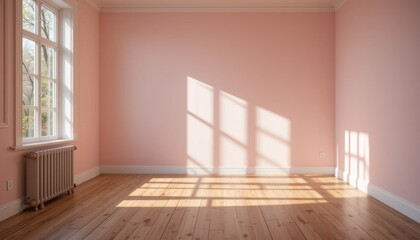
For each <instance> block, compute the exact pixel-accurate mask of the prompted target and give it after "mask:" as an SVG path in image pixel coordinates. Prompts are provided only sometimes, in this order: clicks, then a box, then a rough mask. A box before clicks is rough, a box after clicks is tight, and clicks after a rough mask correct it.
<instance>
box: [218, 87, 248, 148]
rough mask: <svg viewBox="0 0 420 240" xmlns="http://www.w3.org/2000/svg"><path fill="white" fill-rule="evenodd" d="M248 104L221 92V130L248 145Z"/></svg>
mask: <svg viewBox="0 0 420 240" xmlns="http://www.w3.org/2000/svg"><path fill="white" fill-rule="evenodd" d="M247 108H248V103H247V102H246V101H245V100H243V99H240V98H238V97H235V96H233V95H231V94H229V93H226V92H223V91H222V92H220V130H221V131H222V132H223V133H224V134H226V135H228V136H229V137H231V138H233V139H234V140H236V141H238V142H239V143H241V144H244V145H246V144H247V143H248V131H247V130H248V129H247V126H248V110H247Z"/></svg>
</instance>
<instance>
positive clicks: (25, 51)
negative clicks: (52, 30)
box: [22, 38, 38, 74]
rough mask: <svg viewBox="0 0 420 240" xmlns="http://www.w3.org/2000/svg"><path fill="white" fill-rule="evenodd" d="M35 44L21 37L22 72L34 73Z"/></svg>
mask: <svg viewBox="0 0 420 240" xmlns="http://www.w3.org/2000/svg"><path fill="white" fill-rule="evenodd" d="M37 47H38V46H37V44H36V43H35V42H34V41H32V40H29V39H26V38H23V39H22V64H23V72H24V73H32V74H36V73H37V72H38V71H37V67H36V66H37V64H36V55H37V51H36V49H37Z"/></svg>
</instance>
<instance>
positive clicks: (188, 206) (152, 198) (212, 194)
mask: <svg viewBox="0 0 420 240" xmlns="http://www.w3.org/2000/svg"><path fill="white" fill-rule="evenodd" d="M0 239H101V240H102V239H193V240H204V239H381V240H382V239H420V224H417V223H415V222H414V221H412V220H410V219H408V218H406V217H404V216H402V215H401V214H399V213H397V212H396V211H394V210H392V209H390V208H389V207H387V206H385V205H383V204H381V203H380V202H378V201H376V200H375V199H373V198H370V197H367V196H366V195H365V194H363V193H361V192H359V191H357V190H355V189H354V188H353V187H350V186H349V185H347V184H345V183H343V182H342V181H340V180H337V179H336V178H334V177H332V176H310V175H305V176H302V175H289V176H270V177H268V176H267V177H261V176H258V177H256V176H180V175H101V176H99V177H97V178H95V179H93V180H91V181H89V182H86V183H84V184H82V185H80V186H78V187H77V188H76V189H75V193H74V194H73V195H65V196H63V197H61V198H60V199H57V200H53V201H51V202H50V203H49V204H47V205H46V207H45V208H44V209H42V210H40V211H38V212H33V211H29V210H28V211H24V212H22V213H21V214H18V215H16V216H14V217H12V218H9V219H7V220H5V221H3V222H0Z"/></svg>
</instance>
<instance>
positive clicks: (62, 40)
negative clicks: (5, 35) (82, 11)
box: [12, 0, 78, 150]
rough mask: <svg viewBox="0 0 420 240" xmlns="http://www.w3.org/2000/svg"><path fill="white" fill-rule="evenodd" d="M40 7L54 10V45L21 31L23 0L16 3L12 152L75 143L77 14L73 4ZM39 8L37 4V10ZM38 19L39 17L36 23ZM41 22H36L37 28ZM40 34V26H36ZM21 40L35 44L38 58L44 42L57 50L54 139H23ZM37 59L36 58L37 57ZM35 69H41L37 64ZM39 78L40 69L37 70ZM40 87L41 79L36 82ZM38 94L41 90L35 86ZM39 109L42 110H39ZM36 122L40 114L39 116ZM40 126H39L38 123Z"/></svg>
mask: <svg viewBox="0 0 420 240" xmlns="http://www.w3.org/2000/svg"><path fill="white" fill-rule="evenodd" d="M41 2H42V3H41V4H43V5H45V6H46V7H48V9H50V10H53V11H54V13H55V14H56V17H57V24H56V43H54V42H52V41H49V40H47V39H44V38H42V37H41V35H40V33H39V32H38V33H37V34H34V33H30V32H28V31H25V30H23V27H22V0H17V1H16V54H15V56H16V84H15V86H16V121H15V126H16V139H15V146H14V147H12V148H13V149H14V150H21V149H27V148H34V147H40V146H49V145H56V144H61V143H64V142H70V141H73V140H75V139H76V127H77V124H76V123H77V122H76V120H77V119H78V117H77V115H78V114H77V113H78V111H77V106H78V102H77V99H78V97H77V93H78V91H77V86H78V84H77V70H78V61H77V60H78V41H77V40H78V34H77V33H78V11H77V5H78V4H77V1H76V0H41ZM41 4H39V3H38V7H39V8H40V6H41ZM39 18H40V16H38V19H39ZM39 24H40V21H39V22H38V25H39ZM37 28H38V31H40V26H37ZM23 37H25V38H29V39H31V38H32V39H33V40H36V41H35V42H36V43H38V44H39V46H38V54H40V49H41V45H40V44H42V43H43V42H46V43H48V44H47V46H50V47H56V58H57V59H56V61H57V66H58V67H57V68H58V69H56V79H57V82H56V94H57V96H58V97H57V98H56V100H57V102H56V109H57V114H56V118H57V119H56V121H55V128H56V129H54V131H55V134H54V135H55V136H53V137H42V136H40V137H37V138H33V139H25V140H24V138H23V134H22V112H23V107H22V106H23V105H22V94H23V93H22V85H23V78H22V77H23V71H22V39H23ZM37 57H38V56H37ZM38 65H41V63H40V62H39V63H38ZM38 73H39V75H40V66H38ZM38 81H39V83H40V84H39V85H41V78H39V79H38ZM38 89H39V90H40V86H38ZM39 109H41V107H39ZM39 115H40V116H39V119H40V118H41V112H39ZM39 124H41V123H39ZM35 128H36V129H38V130H37V131H39V130H41V127H40V126H35Z"/></svg>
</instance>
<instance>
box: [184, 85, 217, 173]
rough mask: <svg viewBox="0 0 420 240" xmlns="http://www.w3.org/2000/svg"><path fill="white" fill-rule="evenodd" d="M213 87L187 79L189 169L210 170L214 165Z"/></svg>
mask: <svg viewBox="0 0 420 240" xmlns="http://www.w3.org/2000/svg"><path fill="white" fill-rule="evenodd" d="M213 91H214V90H213V87H212V86H210V85H207V84H205V83H202V82H200V81H198V80H196V79H194V78H192V77H188V78H187V94H188V96H187V110H188V112H187V155H188V159H187V167H189V168H208V167H209V166H212V165H213V163H214V146H213V145H214V130H213V121H214V119H213V118H214V92H213Z"/></svg>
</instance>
